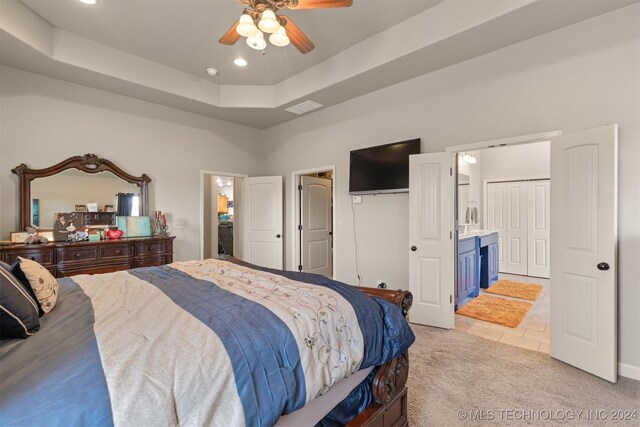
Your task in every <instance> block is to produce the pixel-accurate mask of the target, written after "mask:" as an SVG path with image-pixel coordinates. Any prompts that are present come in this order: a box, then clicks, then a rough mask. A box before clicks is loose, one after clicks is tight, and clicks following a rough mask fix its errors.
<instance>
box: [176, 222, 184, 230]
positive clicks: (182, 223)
mask: <svg viewBox="0 0 640 427" xmlns="http://www.w3.org/2000/svg"><path fill="white" fill-rule="evenodd" d="M184 227H185V224H184V221H176V222H174V223H173V229H174V230H179V229H181V228H184Z"/></svg>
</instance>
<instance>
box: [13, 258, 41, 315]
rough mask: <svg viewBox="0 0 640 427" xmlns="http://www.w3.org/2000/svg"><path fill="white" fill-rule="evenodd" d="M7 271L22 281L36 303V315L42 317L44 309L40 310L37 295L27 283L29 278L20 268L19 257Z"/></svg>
mask: <svg viewBox="0 0 640 427" xmlns="http://www.w3.org/2000/svg"><path fill="white" fill-rule="evenodd" d="M9 272H10V273H11V274H13V276H14V277H15V278H16V279H18V280H19V281H20V283H22V286H23V287H24V288H25V289H26V290H27V292H29V295H31V297H32V298H33V299H34V300H35V302H36V304H37V305H38V315H39V316H40V317H42V315H43V314H44V310H42V306H41V305H40V301H38V297H37V296H36V293H35V292H33V289H31V284H30V283H29V279H27V276H25V275H24V273H23V272H22V270H21V269H20V260H19V259H17V260H16V261H15V262H14V263H13V265H12V266H11V267H9Z"/></svg>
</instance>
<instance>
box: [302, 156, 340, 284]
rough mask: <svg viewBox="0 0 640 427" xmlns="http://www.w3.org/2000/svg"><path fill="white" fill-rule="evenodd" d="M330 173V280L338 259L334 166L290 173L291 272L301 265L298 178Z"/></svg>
mask: <svg viewBox="0 0 640 427" xmlns="http://www.w3.org/2000/svg"><path fill="white" fill-rule="evenodd" d="M327 171H331V172H332V177H333V178H332V183H331V187H332V188H331V203H332V212H331V221H332V227H331V228H332V229H331V231H332V232H333V235H332V236H331V237H332V239H331V256H332V258H333V260H332V262H333V268H332V272H331V273H332V278H333V277H335V275H336V274H335V273H336V261H337V260H338V257H337V256H336V245H335V238H336V212H337V210H338V209H337V200H336V188H337V180H336V165H328V166H319V167H315V168H310V169H302V170H297V171H293V172H291V201H292V206H291V234H290V235H291V239H290V244H291V258H290V259H291V261H292V262H291V270H292V271H297V270H298V269H297V266H298V265H300V264H301V259H300V251H299V247H300V245H301V242H300V235H299V234H298V233H297V231H298V224H297V221H296V218H298V217H299V216H300V197H299V193H298V177H299V176H301V175H306V174H309V173H320V172H327Z"/></svg>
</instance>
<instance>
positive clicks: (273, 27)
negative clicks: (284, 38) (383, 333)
mask: <svg viewBox="0 0 640 427" xmlns="http://www.w3.org/2000/svg"><path fill="white" fill-rule="evenodd" d="M258 28H260V29H261V30H262V31H264V32H265V33H275V32H276V31H278V28H280V23H279V22H278V20H277V19H276V14H275V13H273V10H271V9H265V10H264V12H262V16H261V17H260V22H258Z"/></svg>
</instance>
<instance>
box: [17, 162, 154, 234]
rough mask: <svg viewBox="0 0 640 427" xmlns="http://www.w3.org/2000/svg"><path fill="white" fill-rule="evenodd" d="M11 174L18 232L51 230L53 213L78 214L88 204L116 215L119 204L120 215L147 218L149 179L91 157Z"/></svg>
mask: <svg viewBox="0 0 640 427" xmlns="http://www.w3.org/2000/svg"><path fill="white" fill-rule="evenodd" d="M11 172H13V173H14V174H16V175H18V180H19V190H20V206H19V211H20V213H19V215H20V230H21V231H22V230H24V229H25V227H27V226H29V225H31V224H34V225H37V226H38V227H39V228H43V229H48V228H52V227H53V218H54V212H72V211H74V210H81V209H82V208H81V207H82V206H84V207H85V208H86V206H87V204H88V203H95V205H96V206H97V207H98V209H102V210H105V208H106V210H107V211H108V210H110V209H113V210H114V211H117V209H118V203H120V208H121V212H120V213H121V214H125V215H133V216H135V215H148V214H149V200H148V184H149V182H151V179H150V178H149V177H148V176H147V175H146V174H142V175H141V176H134V175H130V174H128V173H126V172H124V171H123V170H122V169H120V168H119V167H118V166H116V165H115V164H113V163H112V162H111V161H109V160H107V159H103V158H99V157H98V156H96V155H95V154H85V155H84V156H74V157H70V158H68V159H66V160H64V161H62V162H60V163H58V164H55V165H53V166H51V167H48V168H45V169H31V168H29V167H28V166H27V165H25V164H21V165H19V166H17V167H15V168H14V169H13V170H12V171H11ZM118 194H120V197H118V196H117V195H118ZM76 206H77V207H78V209H76Z"/></svg>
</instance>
